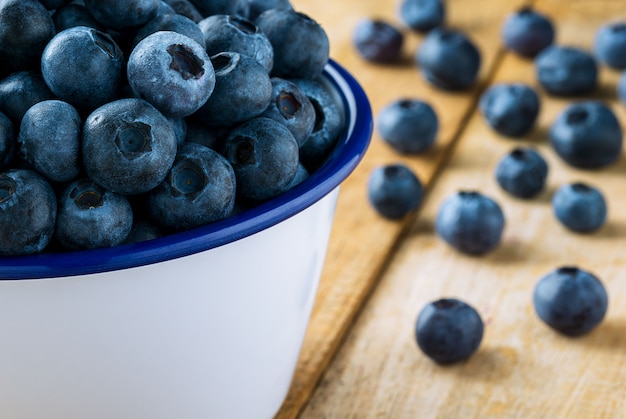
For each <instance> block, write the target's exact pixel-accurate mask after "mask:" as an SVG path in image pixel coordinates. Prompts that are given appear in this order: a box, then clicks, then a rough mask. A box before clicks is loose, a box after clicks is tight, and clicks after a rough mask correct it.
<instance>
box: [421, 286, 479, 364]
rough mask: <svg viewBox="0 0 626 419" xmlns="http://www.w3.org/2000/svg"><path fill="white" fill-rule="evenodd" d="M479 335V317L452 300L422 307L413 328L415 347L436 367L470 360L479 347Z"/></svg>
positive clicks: (469, 306) (443, 300)
mask: <svg viewBox="0 0 626 419" xmlns="http://www.w3.org/2000/svg"><path fill="white" fill-rule="evenodd" d="M483 333H484V324H483V320H482V318H481V317H480V314H478V312H477V311H476V309H475V308H474V307H472V306H471V305H469V304H467V303H466V302H464V301H462V300H459V299H456V298H441V299H439V300H436V301H432V302H430V303H428V304H426V305H425V306H424V308H422V310H421V311H420V313H419V315H418V317H417V321H416V324H415V338H416V340H417V345H418V346H419V348H420V349H421V350H422V352H423V353H424V354H425V355H426V356H427V357H429V358H430V359H432V360H433V361H435V362H436V363H438V364H454V363H457V362H461V361H464V360H466V359H468V358H470V357H471V356H472V355H473V354H474V353H475V352H476V351H477V350H478V348H479V347H480V343H481V342H482V340H483Z"/></svg>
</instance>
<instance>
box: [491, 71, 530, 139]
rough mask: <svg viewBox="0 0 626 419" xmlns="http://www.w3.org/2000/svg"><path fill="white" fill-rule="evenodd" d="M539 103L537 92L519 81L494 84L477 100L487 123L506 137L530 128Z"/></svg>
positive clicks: (518, 134)
mask: <svg viewBox="0 0 626 419" xmlns="http://www.w3.org/2000/svg"><path fill="white" fill-rule="evenodd" d="M540 107H541V103H540V100H539V95H538V94H537V92H535V90H534V89H533V88H532V87H530V86H528V85H526V84H522V83H499V84H494V85H492V86H490V87H489V88H488V89H487V90H486V91H485V93H483V95H482V96H481V98H480V101H479V109H480V111H481V113H482V114H483V117H484V119H485V121H486V122H487V124H488V125H489V126H490V127H491V128H493V129H494V130H495V131H496V132H498V133H500V134H502V135H505V136H508V137H519V136H522V135H524V134H526V133H527V132H528V131H530V129H531V128H532V127H533V125H534V124H535V121H536V120H537V117H538V116H539V110H540Z"/></svg>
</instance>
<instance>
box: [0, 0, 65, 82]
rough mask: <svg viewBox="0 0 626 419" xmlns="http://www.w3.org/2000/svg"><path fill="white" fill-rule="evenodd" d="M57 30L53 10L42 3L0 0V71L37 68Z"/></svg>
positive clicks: (33, 0) (29, 0)
mask: <svg viewBox="0 0 626 419" xmlns="http://www.w3.org/2000/svg"><path fill="white" fill-rule="evenodd" d="M55 33H56V30H55V28H54V22H53V21H52V18H51V17H50V13H49V12H48V10H46V8H45V7H44V6H43V5H42V4H41V3H40V2H38V1H35V0H3V1H2V2H0V62H2V67H3V68H2V70H0V74H1V73H4V72H6V73H9V72H15V71H19V70H34V69H36V68H38V65H39V59H40V57H41V53H42V52H43V50H44V48H45V46H46V44H47V43H48V41H50V39H52V37H53V36H54V34H55Z"/></svg>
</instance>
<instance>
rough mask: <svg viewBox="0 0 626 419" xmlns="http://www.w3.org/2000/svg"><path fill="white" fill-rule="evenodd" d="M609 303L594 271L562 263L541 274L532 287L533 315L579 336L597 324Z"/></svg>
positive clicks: (562, 330)
mask: <svg viewBox="0 0 626 419" xmlns="http://www.w3.org/2000/svg"><path fill="white" fill-rule="evenodd" d="M608 304H609V299H608V295H607V292H606V289H605V287H604V285H603V284H602V282H601V281H600V279H599V278H598V277H597V276H595V275H594V274H592V273H590V272H587V271H585V270H582V269H579V268H578V267H575V266H563V267H561V268H558V269H555V270H554V271H552V272H550V273H548V274H547V275H545V276H543V277H542V278H541V279H539V281H538V282H537V284H536V285H535V288H534V291H533V306H534V308H535V312H536V313H537V316H539V318H540V319H541V320H542V321H543V322H544V323H545V324H547V325H548V326H550V327H551V328H552V329H554V330H556V331H558V332H560V333H562V334H564V335H566V336H581V335H584V334H586V333H589V332H591V331H592V330H593V329H594V328H596V326H598V325H599V324H600V323H601V322H602V320H603V319H604V316H605V314H606V311H607V308H608Z"/></svg>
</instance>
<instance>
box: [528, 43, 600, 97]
mask: <svg viewBox="0 0 626 419" xmlns="http://www.w3.org/2000/svg"><path fill="white" fill-rule="evenodd" d="M535 72H536V75H537V80H538V81H539V84H541V86H542V87H543V88H544V89H545V90H546V91H547V92H548V93H549V94H552V95H556V96H572V95H582V94H585V93H589V92H591V91H592V90H593V89H595V87H596V85H597V82H598V66H597V64H596V61H595V59H594V58H593V56H592V55H591V54H590V53H589V52H587V51H585V50H583V49H581V48H577V47H570V46H559V45H551V46H549V47H547V48H546V49H544V50H543V51H542V52H541V53H539V55H537V57H536V58H535Z"/></svg>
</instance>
